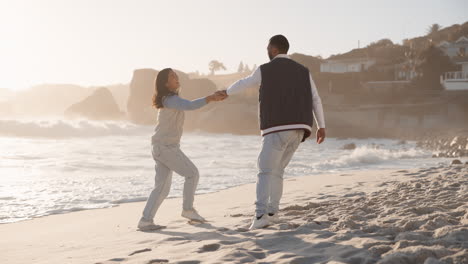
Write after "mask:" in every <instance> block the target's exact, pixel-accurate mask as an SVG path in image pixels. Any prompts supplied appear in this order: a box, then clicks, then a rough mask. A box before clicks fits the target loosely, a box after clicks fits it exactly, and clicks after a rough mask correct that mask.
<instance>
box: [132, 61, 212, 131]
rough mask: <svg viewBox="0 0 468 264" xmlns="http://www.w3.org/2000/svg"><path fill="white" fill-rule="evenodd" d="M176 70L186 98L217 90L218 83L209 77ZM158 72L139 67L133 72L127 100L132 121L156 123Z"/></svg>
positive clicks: (182, 94) (194, 97)
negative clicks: (155, 99) (155, 98)
mask: <svg viewBox="0 0 468 264" xmlns="http://www.w3.org/2000/svg"><path fill="white" fill-rule="evenodd" d="M175 72H176V73H177V75H178V77H179V82H180V86H181V88H180V95H181V96H182V97H184V98H185V99H189V100H193V99H196V98H200V97H203V96H207V95H209V94H211V93H213V92H214V91H216V85H215V84H214V83H213V82H212V81H210V80H208V79H190V78H189V77H188V75H187V74H185V73H183V72H180V71H177V70H175ZM158 73H159V71H157V70H154V69H137V70H135V71H134V72H133V76H132V81H131V82H130V95H129V98H128V102H127V111H128V116H129V119H130V121H132V122H134V123H137V124H147V125H150V124H155V123H156V109H155V108H154V107H153V106H152V98H153V95H154V90H155V79H156V76H157V75H158ZM195 112H197V111H195ZM186 119H189V118H186Z"/></svg>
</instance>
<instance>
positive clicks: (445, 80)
mask: <svg viewBox="0 0 468 264" xmlns="http://www.w3.org/2000/svg"><path fill="white" fill-rule="evenodd" d="M452 60H453V61H454V62H455V63H456V64H458V65H460V66H461V71H456V72H446V73H444V75H442V76H441V77H440V82H441V84H442V86H443V87H444V89H445V90H447V91H468V56H465V57H455V58H452Z"/></svg>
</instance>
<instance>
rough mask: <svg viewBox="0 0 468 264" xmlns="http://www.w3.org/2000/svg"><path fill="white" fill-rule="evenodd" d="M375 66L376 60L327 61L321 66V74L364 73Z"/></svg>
mask: <svg viewBox="0 0 468 264" xmlns="http://www.w3.org/2000/svg"><path fill="white" fill-rule="evenodd" d="M374 64H375V60H374V59H368V58H358V59H341V60H327V61H325V62H323V63H321V64H320V72H331V73H345V72H362V71H367V70H368V69H369V67H370V66H372V65H374Z"/></svg>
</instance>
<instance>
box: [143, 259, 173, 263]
mask: <svg viewBox="0 0 468 264" xmlns="http://www.w3.org/2000/svg"><path fill="white" fill-rule="evenodd" d="M162 263H169V260H168V259H152V260H150V261H148V262H146V264H162Z"/></svg>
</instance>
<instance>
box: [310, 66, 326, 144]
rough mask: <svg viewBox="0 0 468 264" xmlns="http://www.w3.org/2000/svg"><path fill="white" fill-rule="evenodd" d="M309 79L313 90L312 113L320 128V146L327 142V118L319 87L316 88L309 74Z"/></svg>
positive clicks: (318, 138) (318, 137)
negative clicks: (324, 113)
mask: <svg viewBox="0 0 468 264" xmlns="http://www.w3.org/2000/svg"><path fill="white" fill-rule="evenodd" d="M309 79H310V87H311V90H312V111H313V113H314V118H315V123H316V124H317V127H318V128H319V129H318V130H317V143H318V144H320V143H322V142H323V141H324V140H325V117H324V115H323V106H322V99H321V98H320V96H319V94H318V90H317V86H315V83H314V80H313V79H312V75H311V74H309Z"/></svg>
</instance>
